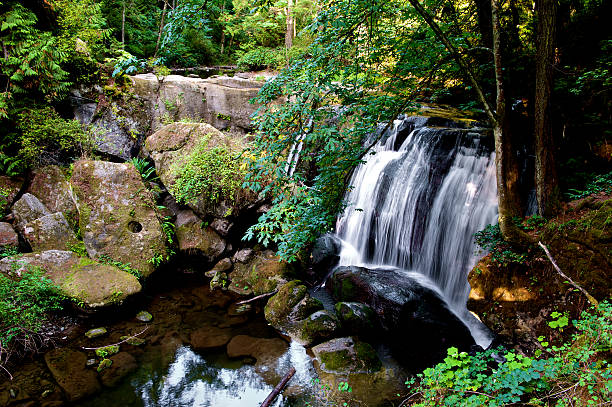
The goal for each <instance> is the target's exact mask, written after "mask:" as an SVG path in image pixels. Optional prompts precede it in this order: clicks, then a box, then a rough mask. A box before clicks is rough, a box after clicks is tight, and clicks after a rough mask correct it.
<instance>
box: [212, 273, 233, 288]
mask: <svg viewBox="0 0 612 407" xmlns="http://www.w3.org/2000/svg"><path fill="white" fill-rule="evenodd" d="M229 284H230V283H229V279H228V278H227V274H226V273H223V272H221V271H217V272H216V273H215V275H214V276H213V278H212V280H210V289H211V290H216V289H217V288H220V289H222V290H227V287H228V286H229Z"/></svg>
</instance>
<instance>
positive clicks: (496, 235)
mask: <svg viewBox="0 0 612 407" xmlns="http://www.w3.org/2000/svg"><path fill="white" fill-rule="evenodd" d="M474 238H475V239H476V244H477V245H478V246H480V247H481V248H483V249H484V250H486V251H488V252H489V253H491V259H492V260H493V261H494V262H495V263H497V264H500V265H502V266H508V265H509V264H512V263H516V264H520V263H524V262H525V261H526V260H527V254H526V253H517V252H516V251H515V250H513V248H512V247H511V245H510V244H509V243H508V242H506V241H505V240H504V238H503V236H502V234H501V230H500V228H499V225H497V224H496V225H487V226H486V227H485V228H484V229H483V230H481V231H479V232H476V234H475V235H474Z"/></svg>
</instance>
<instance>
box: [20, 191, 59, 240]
mask: <svg viewBox="0 0 612 407" xmlns="http://www.w3.org/2000/svg"><path fill="white" fill-rule="evenodd" d="M12 213H13V217H14V218H15V225H16V227H17V230H18V231H19V232H21V233H23V228H24V227H25V225H26V224H27V223H28V222H32V221H34V220H36V219H38V218H42V217H43V216H46V215H51V212H50V211H49V209H47V207H46V206H45V205H43V203H42V202H40V200H39V199H38V198H36V197H35V196H34V195H32V194H28V193H25V194H23V196H22V197H21V198H19V200H18V201H17V202H15V204H14V205H13V208H12Z"/></svg>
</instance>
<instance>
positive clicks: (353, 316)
mask: <svg viewBox="0 0 612 407" xmlns="http://www.w3.org/2000/svg"><path fill="white" fill-rule="evenodd" d="M334 308H335V310H336V315H337V316H338V319H339V320H340V322H341V324H342V326H343V327H344V328H345V329H346V330H348V331H350V332H351V333H352V334H368V333H371V332H372V331H374V328H375V327H376V321H375V315H374V310H372V308H371V307H370V306H368V305H366V304H362V303H360V302H339V303H337V304H336V305H335V306H334Z"/></svg>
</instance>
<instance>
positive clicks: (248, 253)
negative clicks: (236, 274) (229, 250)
mask: <svg viewBox="0 0 612 407" xmlns="http://www.w3.org/2000/svg"><path fill="white" fill-rule="evenodd" d="M254 256H255V250H253V249H250V248H246V249H242V250H238V251H237V252H236V253H235V254H234V257H232V261H233V262H234V263H246V262H248V261H249V260H251V259H252V258H253V257H254Z"/></svg>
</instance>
